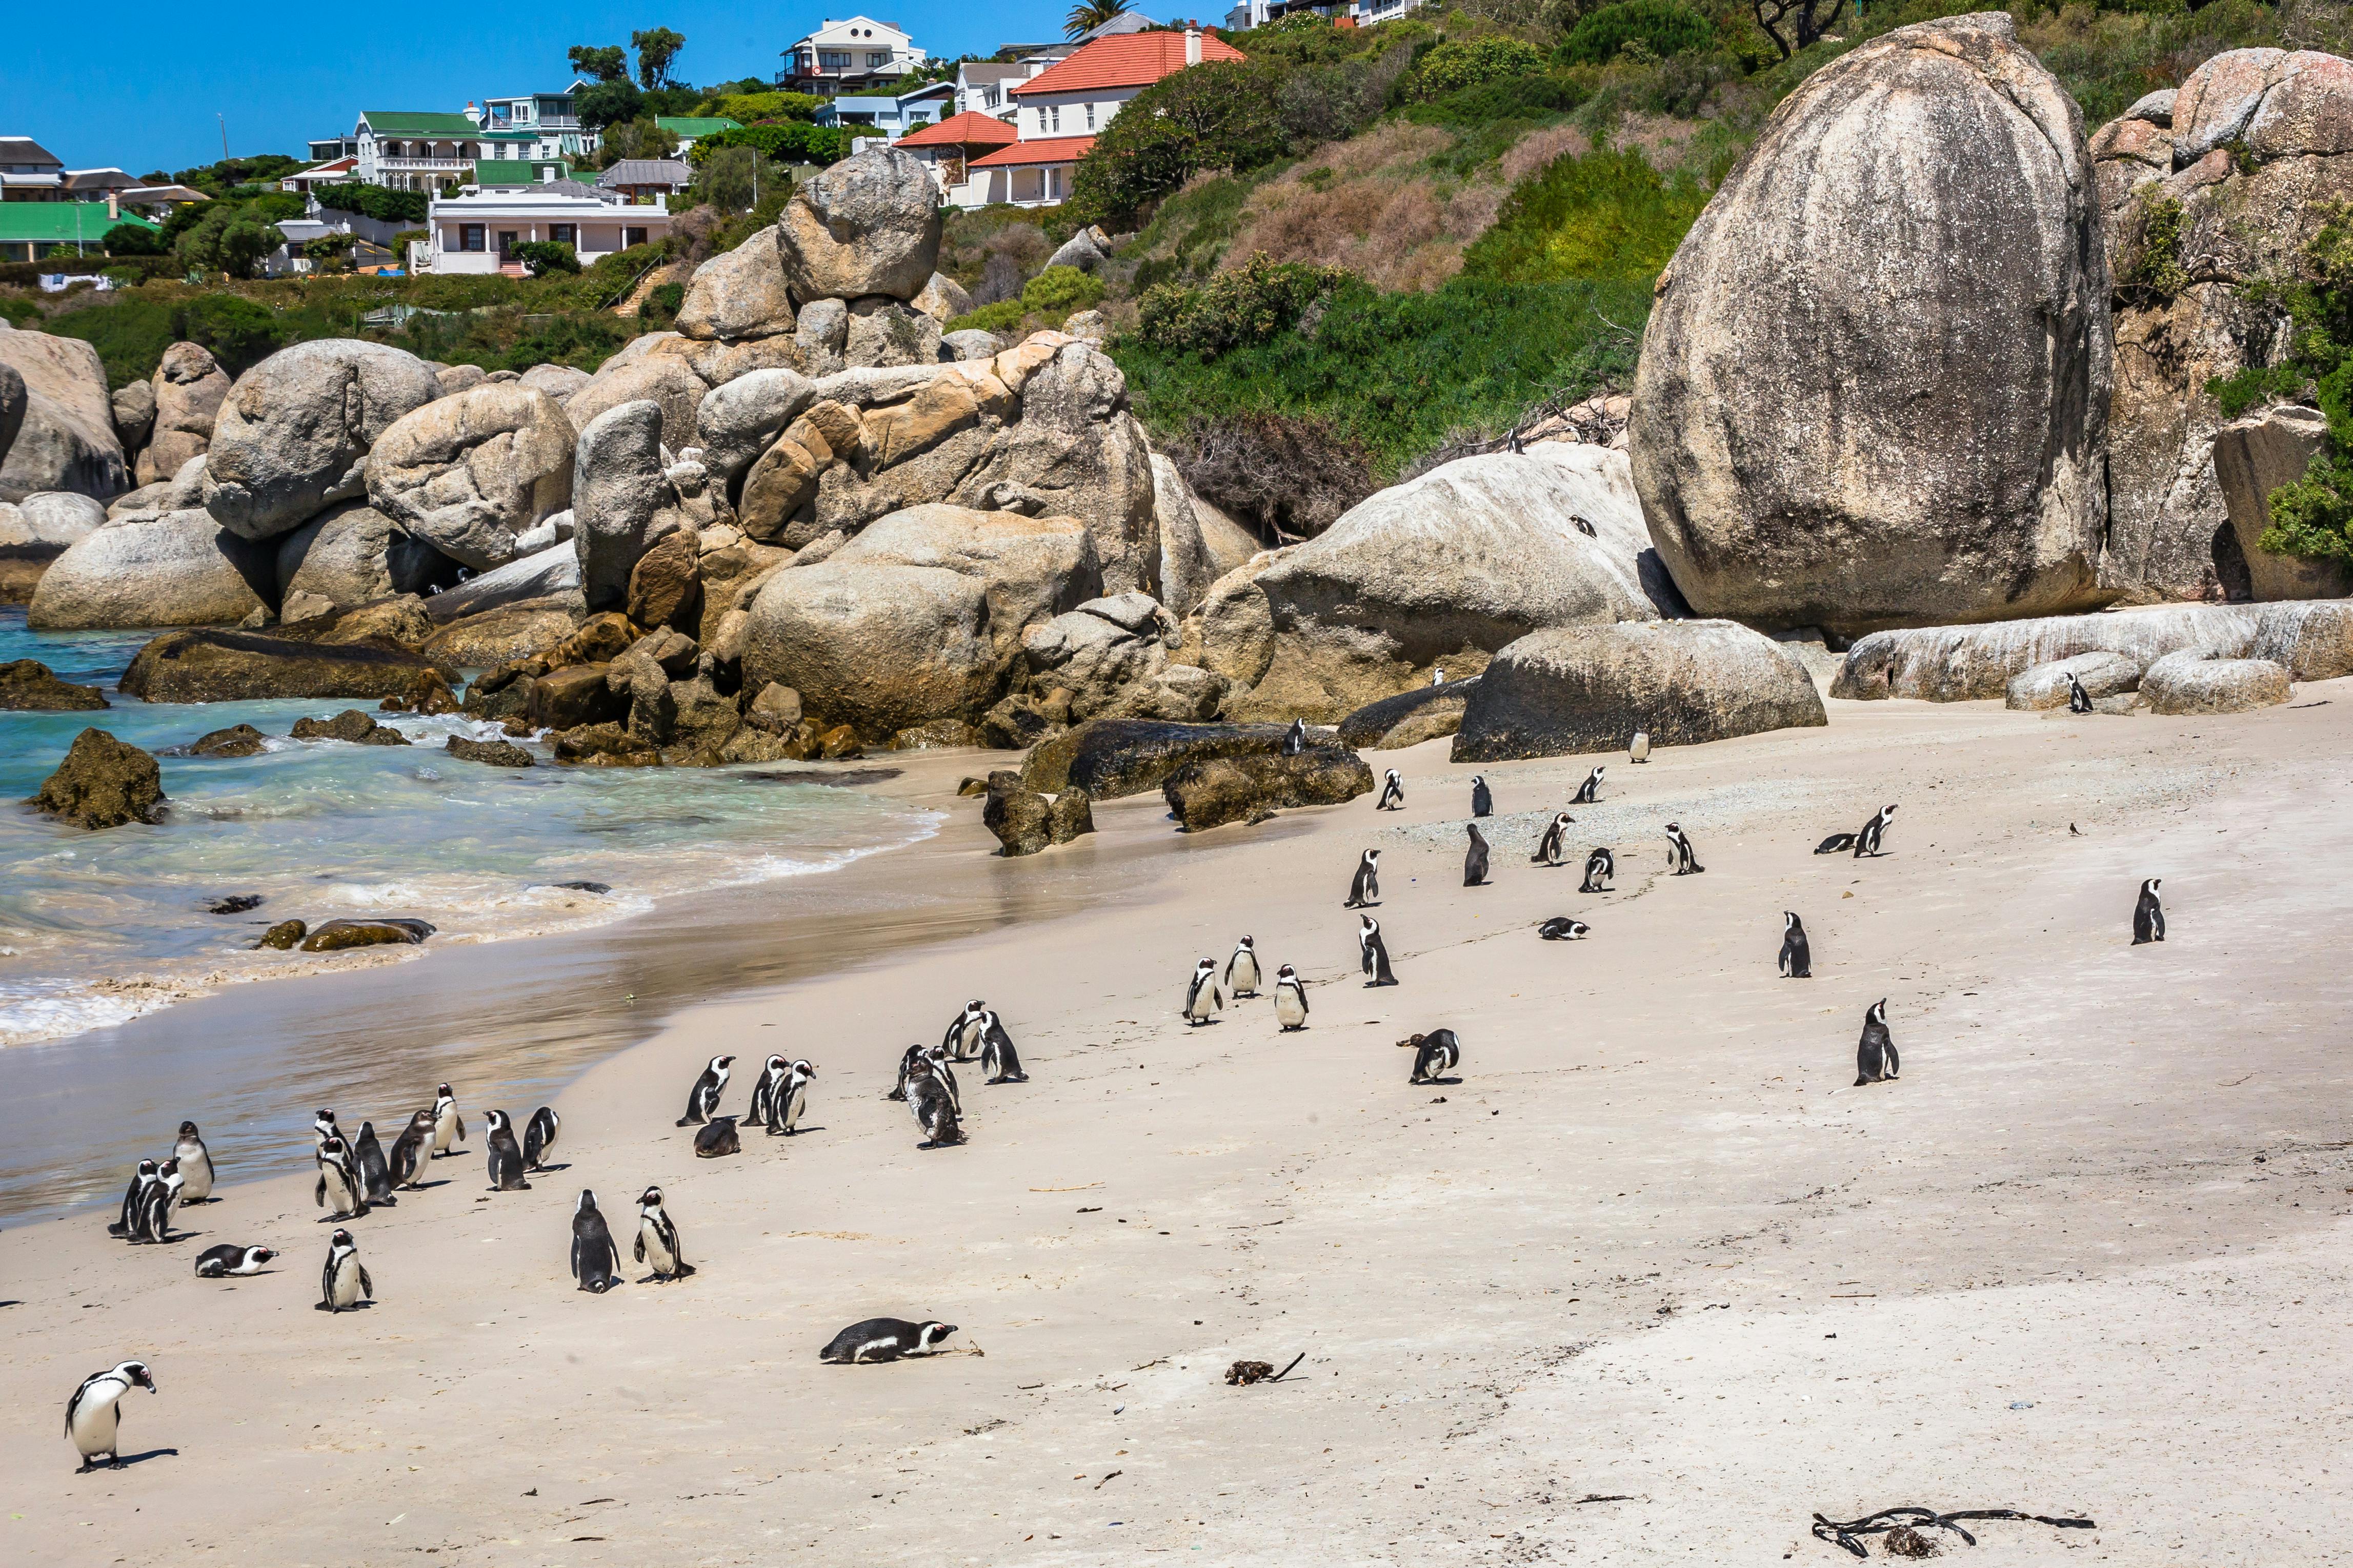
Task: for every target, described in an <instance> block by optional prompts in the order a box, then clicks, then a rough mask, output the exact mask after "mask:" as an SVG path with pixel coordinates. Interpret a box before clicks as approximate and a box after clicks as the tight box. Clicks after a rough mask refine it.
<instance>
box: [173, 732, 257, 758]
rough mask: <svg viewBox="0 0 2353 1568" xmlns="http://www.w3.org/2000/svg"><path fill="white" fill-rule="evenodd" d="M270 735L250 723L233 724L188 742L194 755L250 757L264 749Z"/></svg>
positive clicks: (189, 750) (189, 749)
mask: <svg viewBox="0 0 2353 1568" xmlns="http://www.w3.org/2000/svg"><path fill="white" fill-rule="evenodd" d="M267 739H268V737H267V736H265V735H263V734H262V732H261V731H259V730H257V729H255V728H254V727H253V726H252V725H250V724H232V725H230V726H229V727H228V728H227V729H226V730H214V731H210V732H208V733H206V734H202V735H199V736H197V737H196V738H195V740H194V741H191V742H188V745H187V752H188V755H190V756H192V757H249V756H252V755H254V754H255V753H256V752H259V751H260V750H261V749H262V742H264V741H265V740H267Z"/></svg>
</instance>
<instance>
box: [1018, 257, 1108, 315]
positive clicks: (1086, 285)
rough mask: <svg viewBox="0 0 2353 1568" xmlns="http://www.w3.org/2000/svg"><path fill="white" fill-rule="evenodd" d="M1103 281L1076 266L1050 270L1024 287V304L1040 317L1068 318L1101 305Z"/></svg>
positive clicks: (1022, 293)
mask: <svg viewBox="0 0 2353 1568" xmlns="http://www.w3.org/2000/svg"><path fill="white" fill-rule="evenodd" d="M1102 299H1103V279H1100V278H1098V277H1096V276H1095V275H1094V274H1093V273H1092V272H1082V271H1080V270H1079V269H1078V268H1075V267H1049V268H1046V269H1045V270H1044V271H1043V272H1040V273H1039V274H1038V276H1037V277H1035V278H1032V279H1029V282H1027V283H1025V284H1023V285H1022V286H1021V303H1022V304H1023V305H1024V306H1025V307H1027V308H1028V309H1029V310H1034V311H1036V312H1037V313H1038V314H1039V315H1041V316H1046V315H1051V314H1053V313H1054V312H1055V311H1057V310H1060V312H1061V313H1062V314H1064V315H1066V316H1067V315H1069V314H1070V313H1071V311H1073V310H1085V309H1086V308H1087V307H1088V306H1090V305H1093V304H1097V303H1099V302H1101V300H1102Z"/></svg>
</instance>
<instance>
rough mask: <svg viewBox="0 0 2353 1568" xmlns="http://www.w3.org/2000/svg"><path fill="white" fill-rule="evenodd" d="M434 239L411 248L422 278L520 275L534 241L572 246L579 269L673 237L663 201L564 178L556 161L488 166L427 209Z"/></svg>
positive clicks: (412, 265)
mask: <svg viewBox="0 0 2353 1568" xmlns="http://www.w3.org/2000/svg"><path fill="white" fill-rule="evenodd" d="M425 223H426V228H427V232H428V233H429V234H430V236H431V237H430V238H428V239H423V240H417V241H413V242H412V243H411V244H410V246H409V268H410V270H412V271H416V272H506V273H511V274H520V273H521V272H522V270H523V266H522V262H521V261H520V260H518V259H517V258H516V257H515V247H518V246H522V245H529V244H532V243H533V242H534V241H541V240H554V241H556V242H557V243H560V244H564V245H569V246H571V247H572V248H573V251H574V253H575V255H577V256H578V257H579V258H580V260H581V264H582V265H584V266H586V264H588V263H590V262H593V261H599V260H602V259H603V258H606V257H607V256H610V255H611V254H612V253H613V252H615V251H617V250H627V249H628V247H631V246H633V245H647V244H650V243H651V242H653V241H655V240H658V239H660V238H661V237H664V236H665V235H667V234H669V233H670V205H669V203H668V201H667V200H665V199H664V198H663V197H661V196H659V195H649V196H639V197H636V198H632V197H629V196H628V195H624V194H623V193H621V192H619V191H612V190H599V189H598V188H597V187H596V186H595V185H592V184H585V183H583V181H582V180H580V179H578V178H575V177H573V176H569V175H567V174H565V173H564V172H563V170H562V168H561V166H560V165H559V164H556V163H532V162H515V163H484V164H482V165H481V166H480V170H479V171H478V173H477V174H476V177H475V179H474V180H473V181H472V182H471V183H470V184H466V185H464V186H461V187H460V188H459V191H458V192H457V194H456V195H447V196H437V197H435V198H434V200H433V201H432V203H431V204H430V205H429V206H428V207H427V213H426V219H425Z"/></svg>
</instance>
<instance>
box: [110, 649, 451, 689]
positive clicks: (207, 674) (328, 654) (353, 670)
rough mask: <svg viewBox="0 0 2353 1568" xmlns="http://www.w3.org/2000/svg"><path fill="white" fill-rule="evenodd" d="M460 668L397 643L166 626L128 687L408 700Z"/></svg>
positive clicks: (128, 675) (135, 664) (127, 675)
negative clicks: (440, 663)
mask: <svg viewBox="0 0 2353 1568" xmlns="http://www.w3.org/2000/svg"><path fill="white" fill-rule="evenodd" d="M455 673H456V672H455V671H454V670H452V669H449V668H446V667H442V666H437V665H435V664H434V663H433V662H432V661H431V660H429V659H427V658H423V657H422V656H420V655H418V654H416V653H413V652H411V651H409V650H408V649H406V648H404V647H394V646H392V645H391V644H390V643H386V642H382V641H377V640H373V639H371V640H368V641H364V642H353V643H327V642H307V641H296V640H295V639H293V638H290V637H269V636H266V635H264V634H262V633H259V632H240V631H179V632H165V633H164V634H163V635H162V636H161V637H156V638H155V639H154V640H153V641H152V642H150V643H149V644H148V645H147V646H146V647H142V648H141V649H140V650H139V652H138V653H137V655H136V656H134V657H133V658H132V660H131V668H128V669H126V670H124V671H123V672H122V689H123V690H124V691H125V692H127V693H129V694H130V695H131V696H133V697H138V698H143V699H144V700H147V701H149V702H248V701H258V700H265V699H270V698H280V697H339V698H343V699H344V700H347V701H361V700H381V699H384V698H386V697H398V698H402V699H406V700H412V701H413V700H416V698H417V696H418V695H419V694H420V693H421V692H424V691H426V690H428V689H432V688H434V687H436V686H438V685H441V684H443V683H444V682H446V680H447V679H448V678H449V677H450V676H452V675H454V674H455Z"/></svg>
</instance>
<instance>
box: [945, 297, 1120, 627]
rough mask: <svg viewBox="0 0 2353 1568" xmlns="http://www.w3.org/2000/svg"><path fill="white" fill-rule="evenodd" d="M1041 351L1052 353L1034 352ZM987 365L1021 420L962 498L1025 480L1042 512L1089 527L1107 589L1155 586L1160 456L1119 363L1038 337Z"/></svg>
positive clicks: (972, 499)
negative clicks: (1130, 399)
mask: <svg viewBox="0 0 2353 1568" xmlns="http://www.w3.org/2000/svg"><path fill="white" fill-rule="evenodd" d="M1057 336H1058V337H1059V335H1057ZM1043 337H1044V334H1040V338H1043ZM1033 345H1034V346H1033ZM1039 349H1044V350H1046V356H1045V357H1042V358H1035V356H1036V355H1037V351H1038V350H1039ZM1033 358H1035V363H1034V368H1030V369H1029V370H1028V373H1027V374H1026V375H1025V374H1020V370H1019V362H1020V361H1022V360H1031V359H1033ZM1008 361H1010V362H1014V363H1008ZM989 363H990V365H991V367H992V374H993V375H994V378H995V379H996V380H997V382H998V383H999V384H1002V385H1004V386H1005V387H1006V388H1007V390H1008V392H1011V393H1013V394H1015V395H1018V396H1019V398H1020V400H1021V418H1020V422H1019V423H1018V424H1016V425H1012V426H1009V427H1008V428H1007V429H1006V430H1005V431H1004V432H1003V434H1002V435H1001V436H1000V437H999V438H998V439H997V441H996V442H994V443H992V444H991V447H990V450H989V452H988V454H987V457H986V458H983V459H982V460H981V461H980V463H979V464H978V465H977V466H976V467H975V468H973V469H972V470H971V471H970V472H969V473H968V474H966V475H965V478H964V479H963V480H962V482H961V483H959V484H958V486H957V487H956V495H957V497H958V498H959V499H960V500H961V501H962V502H963V503H964V504H967V505H969V504H976V503H978V502H981V501H983V500H985V499H986V498H987V495H988V493H989V491H990V490H991V489H993V488H995V487H997V486H1003V485H1013V486H1018V487H1019V488H1020V489H1024V490H1026V491H1028V492H1029V493H1030V494H1031V495H1033V496H1035V497H1036V498H1037V500H1038V503H1039V507H1040V509H1041V510H1046V511H1050V512H1055V513H1059V514H1061V515H1064V516H1068V517H1075V518H1078V519H1080V520H1081V521H1083V522H1084V523H1085V524H1086V525H1087V531H1088V532H1089V533H1090V534H1092V535H1093V537H1094V546H1095V555H1096V558H1097V559H1098V560H1099V561H1101V562H1102V563H1103V586H1104V588H1105V589H1106V590H1107V591H1108V592H1111V593H1114V594H1124V593H1126V592H1127V591H1129V590H1130V589H1142V590H1143V591H1144V592H1145V593H1150V592H1152V591H1153V589H1154V588H1155V586H1156V585H1157V583H1158V578H1159V569H1160V540H1159V534H1158V530H1157V529H1156V528H1155V526H1154V514H1155V494H1154V490H1153V483H1152V454H1151V448H1150V447H1148V446H1146V445H1145V439H1144V427H1143V426H1140V425H1138V424H1137V423H1136V422H1135V416H1134V415H1133V414H1130V413H1129V412H1128V405H1127V378H1126V377H1125V376H1124V375H1123V374H1121V373H1120V368H1119V366H1117V365H1116V364H1113V363H1112V362H1111V360H1110V359H1109V358H1108V357H1107V356H1106V355H1104V354H1103V353H1101V352H1099V351H1098V350H1096V349H1094V348H1092V347H1090V346H1088V345H1087V344H1085V343H1081V342H1073V341H1071V340H1068V339H1059V341H1054V342H1050V343H1049V342H1040V340H1039V338H1033V339H1031V340H1030V342H1028V343H1025V344H1023V345H1022V346H1021V348H1018V349H1012V350H1008V351H1007V353H1003V354H999V355H998V356H997V358H996V359H995V360H993V361H991V362H989ZM968 368H969V367H965V366H958V367H956V369H955V370H953V371H951V372H950V373H949V374H964V373H965V371H966V370H967V369H968Z"/></svg>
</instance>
